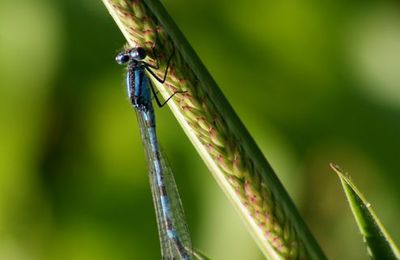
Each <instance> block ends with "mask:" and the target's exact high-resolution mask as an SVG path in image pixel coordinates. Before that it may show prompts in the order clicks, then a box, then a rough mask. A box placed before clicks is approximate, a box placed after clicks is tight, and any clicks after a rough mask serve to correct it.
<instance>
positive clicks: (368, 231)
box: [331, 164, 400, 259]
mask: <svg viewBox="0 0 400 260" xmlns="http://www.w3.org/2000/svg"><path fill="white" fill-rule="evenodd" d="M331 168H332V169H333V170H334V171H335V172H336V173H337V175H338V177H339V179H340V181H341V183H342V186H343V189H344V192H345V194H346V197H347V200H348V202H349V205H350V208H351V210H352V212H353V215H354V218H355V220H356V222H357V225H358V228H359V230H360V232H361V235H362V236H363V239H364V242H365V243H366V245H367V248H368V254H369V256H370V257H371V258H372V259H400V252H399V249H398V248H397V246H396V244H395V243H394V242H393V240H392V238H391V237H390V235H389V233H388V232H387V231H386V229H385V227H384V226H383V225H382V224H381V222H380V220H379V219H378V217H377V216H376V214H375V212H374V210H373V209H372V207H371V204H370V203H369V202H368V201H367V200H366V199H365V198H364V196H363V194H361V192H360V191H359V190H358V189H357V188H356V186H355V185H354V184H353V182H352V181H351V180H350V179H349V177H348V176H346V175H345V174H344V173H343V171H342V170H341V169H340V168H339V166H337V165H334V164H331Z"/></svg>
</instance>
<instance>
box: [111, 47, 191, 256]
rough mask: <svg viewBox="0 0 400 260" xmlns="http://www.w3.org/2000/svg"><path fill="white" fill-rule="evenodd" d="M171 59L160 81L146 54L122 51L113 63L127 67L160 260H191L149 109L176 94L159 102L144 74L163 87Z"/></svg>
mask: <svg viewBox="0 0 400 260" xmlns="http://www.w3.org/2000/svg"><path fill="white" fill-rule="evenodd" d="M172 56H173V54H172V55H171V57H170V58H169V60H168V64H167V68H166V71H165V74H164V77H163V78H162V79H161V78H159V77H158V76H157V75H156V74H155V73H154V72H153V71H152V69H158V66H153V65H150V64H149V63H147V62H145V61H144V59H145V57H146V51H145V50H144V49H143V48H140V47H139V48H133V49H129V50H125V51H122V52H121V53H119V54H118V55H117V57H116V61H117V62H118V63H119V64H125V65H127V69H128V72H127V74H126V86H127V92H128V96H129V99H130V101H131V103H132V105H133V107H134V108H135V111H136V114H137V118H138V121H139V126H140V130H141V135H142V141H143V145H144V148H145V151H146V157H147V161H148V167H149V175H150V186H151V191H152V195H153V202H154V207H155V211H156V217H157V224H158V232H159V235H160V243H161V254H162V258H163V259H185V260H186V259H192V247H191V240H190V235H189V231H188V228H187V224H186V221H185V216H184V213H183V208H182V203H181V200H180V197H179V193H178V190H177V187H176V184H175V180H174V177H173V175H172V172H171V169H170V168H169V166H168V165H167V162H166V160H165V157H164V156H163V154H162V152H161V150H160V147H159V144H158V140H157V136H156V124H155V115H154V109H153V105H152V97H154V99H155V100H156V102H157V105H158V106H159V107H162V106H164V105H165V104H166V103H167V101H168V100H169V99H170V98H172V96H173V95H174V94H176V93H179V92H176V93H174V94H172V96H170V97H169V98H168V99H167V100H166V101H165V102H161V101H160V100H159V99H158V97H157V93H156V91H155V89H154V86H153V85H152V83H151V80H150V79H149V77H148V76H147V74H146V71H147V72H149V73H150V74H151V75H152V76H153V78H154V79H156V80H157V81H159V82H160V83H164V82H165V79H166V77H167V73H168V68H169V63H170V61H171V58H172Z"/></svg>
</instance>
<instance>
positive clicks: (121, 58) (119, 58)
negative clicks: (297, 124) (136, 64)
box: [115, 53, 130, 65]
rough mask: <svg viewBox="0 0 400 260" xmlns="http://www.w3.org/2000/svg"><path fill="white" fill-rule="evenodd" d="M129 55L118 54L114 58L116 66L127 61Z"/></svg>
mask: <svg viewBox="0 0 400 260" xmlns="http://www.w3.org/2000/svg"><path fill="white" fill-rule="evenodd" d="M129 58H130V57H129V55H128V54H126V53H120V54H118V55H117V57H115V60H116V61H117V63H118V64H120V65H122V64H125V63H127V62H128V61H129Z"/></svg>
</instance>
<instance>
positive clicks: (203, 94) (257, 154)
mask: <svg viewBox="0 0 400 260" xmlns="http://www.w3.org/2000/svg"><path fill="white" fill-rule="evenodd" d="M102 1H103V2H104V4H105V6H106V7H107V9H108V10H109V12H110V14H111V16H112V17H113V18H114V20H115V21H116V23H117V25H118V26H119V28H120V29H121V31H122V33H123V34H124V36H125V38H126V39H127V41H128V44H129V45H130V46H132V47H136V46H141V47H144V48H147V50H148V51H147V52H148V53H150V54H151V55H150V57H149V58H148V62H150V63H153V64H155V63H159V65H160V69H159V70H157V74H158V75H159V76H162V75H163V74H164V71H165V66H166V61H167V60H168V58H169V57H170V55H171V53H174V55H173V57H172V61H171V66H170V71H169V72H168V76H167V80H166V82H165V83H164V84H156V85H157V87H158V89H159V90H160V92H161V94H162V95H163V96H164V97H168V96H170V95H171V94H172V93H174V92H176V91H186V92H185V93H184V94H177V95H176V97H174V98H173V99H172V100H170V102H169V103H168V105H169V107H170V108H171V110H172V112H173V113H174V115H175V117H176V118H177V119H178V121H179V123H180V124H181V126H182V128H183V129H184V131H185V133H186V134H187V136H188V137H189V139H190V140H191V142H192V143H193V145H194V146H195V148H196V149H197V151H198V152H199V154H200V156H201V157H202V159H203V160H204V162H205V163H206V164H207V166H208V168H209V169H210V171H211V173H212V174H213V176H214V178H215V179H216V180H217V182H218V184H219V185H220V187H221V188H222V190H223V191H224V192H225V194H226V195H227V196H228V198H229V199H230V200H231V202H232V204H233V205H234V206H235V208H236V209H237V210H238V212H239V213H240V215H241V216H242V217H243V219H244V221H245V223H246V224H247V227H248V229H249V230H250V232H251V233H252V235H253V237H254V239H255V241H256V242H257V244H258V245H259V247H260V248H261V250H262V251H263V253H264V254H265V256H266V257H268V258H269V259H325V258H326V257H325V256H324V254H323V252H322V250H321V249H320V247H319V245H318V244H317V242H316V241H315V239H314V237H313V236H312V235H311V233H310V231H309V230H308V228H307V226H306V225H305V224H304V222H303V220H302V218H301V217H300V215H299V213H298V211H297V209H296V208H295V206H294V204H293V202H292V200H291V199H290V197H289V195H288V194H287V192H286V190H285V189H284V187H283V186H282V184H281V183H280V181H279V180H278V178H277V176H276V175H275V173H274V171H273V169H272V168H271V166H270V165H269V163H268V162H267V160H266V159H265V157H264V156H263V154H262V152H261V151H260V149H259V148H258V146H257V145H256V144H255V142H254V140H253V138H252V137H251V136H250V134H249V133H248V131H247V130H246V128H245V127H244V125H243V123H242V122H241V121H240V119H239V118H238V116H237V115H236V113H235V112H234V110H233V108H232V107H231V106H230V104H229V103H228V101H227V100H226V98H225V97H224V95H223V94H222V92H221V91H220V89H219V88H218V86H217V84H216V83H215V81H214V80H213V78H212V77H211V75H210V74H209V73H208V71H207V69H206V68H205V67H204V65H203V64H202V63H201V61H200V59H199V58H198V56H197V55H196V54H195V52H194V50H193V49H192V48H191V46H190V44H189V43H188V42H187V40H186V39H185V37H184V36H183V34H182V33H181V32H180V30H179V29H178V28H177V26H176V25H175V23H174V22H173V20H172V19H171V18H170V16H169V15H168V14H167V12H166V10H165V9H164V7H163V6H162V5H161V3H160V1H159V0H133V1H132V0H102Z"/></svg>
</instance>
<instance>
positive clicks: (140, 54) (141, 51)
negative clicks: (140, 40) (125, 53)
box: [129, 47, 146, 60]
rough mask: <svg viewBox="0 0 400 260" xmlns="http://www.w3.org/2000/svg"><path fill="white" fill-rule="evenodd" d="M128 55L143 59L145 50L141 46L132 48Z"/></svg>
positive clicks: (135, 58)
mask: <svg viewBox="0 0 400 260" xmlns="http://www.w3.org/2000/svg"><path fill="white" fill-rule="evenodd" d="M129 55H130V56H131V58H132V59H134V60H143V59H144V58H146V50H145V49H143V48H141V47H137V48H133V49H132V50H130V51H129Z"/></svg>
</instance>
